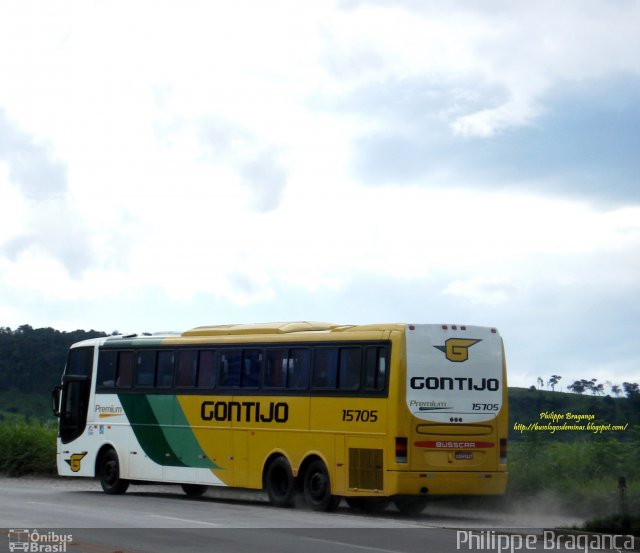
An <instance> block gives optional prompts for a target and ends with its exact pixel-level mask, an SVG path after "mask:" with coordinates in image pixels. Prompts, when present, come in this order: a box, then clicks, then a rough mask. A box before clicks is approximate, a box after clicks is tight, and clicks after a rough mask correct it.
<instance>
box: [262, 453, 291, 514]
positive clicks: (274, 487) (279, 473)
mask: <svg viewBox="0 0 640 553" xmlns="http://www.w3.org/2000/svg"><path fill="white" fill-rule="evenodd" d="M264 480H265V488H266V489H267V495H268V496H269V501H271V504H272V505H274V506H275V507H291V505H293V496H294V494H295V480H294V478H293V472H292V471H291V465H290V464H289V461H287V460H286V459H285V458H284V457H276V458H275V459H274V460H273V461H271V463H270V464H269V468H267V473H266V474H265V479H264Z"/></svg>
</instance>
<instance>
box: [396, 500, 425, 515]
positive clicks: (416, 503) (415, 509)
mask: <svg viewBox="0 0 640 553" xmlns="http://www.w3.org/2000/svg"><path fill="white" fill-rule="evenodd" d="M393 502H394V503H395V505H396V507H397V508H398V511H400V512H401V513H402V514H403V515H407V516H417V515H419V514H420V513H422V511H423V510H424V508H425V507H426V506H427V502H428V501H427V499H426V498H424V497H396V498H395V499H394V500H393Z"/></svg>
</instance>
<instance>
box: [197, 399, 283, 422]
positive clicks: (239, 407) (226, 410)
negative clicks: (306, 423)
mask: <svg viewBox="0 0 640 553" xmlns="http://www.w3.org/2000/svg"><path fill="white" fill-rule="evenodd" d="M200 417H201V418H202V420H203V421H211V420H214V421H218V422H231V421H235V422H241V421H244V422H279V423H283V422H287V421H288V420H289V405H288V404H286V403H284V402H273V401H272V402H270V403H269V405H268V407H265V406H262V404H261V403H260V402H259V401H203V402H202V406H201V407H200Z"/></svg>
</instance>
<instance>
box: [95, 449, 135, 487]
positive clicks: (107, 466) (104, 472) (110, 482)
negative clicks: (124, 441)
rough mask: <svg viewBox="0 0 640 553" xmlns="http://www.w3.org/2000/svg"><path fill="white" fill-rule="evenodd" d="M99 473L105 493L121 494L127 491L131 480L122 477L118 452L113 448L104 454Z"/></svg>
mask: <svg viewBox="0 0 640 553" xmlns="http://www.w3.org/2000/svg"><path fill="white" fill-rule="evenodd" d="M98 474H99V477H100V484H101V485H102V489H103V490H104V492H105V493H108V494H109V495H121V494H123V493H124V492H126V491H127V488H128V487H129V482H127V481H126V480H122V479H121V478H120V462H119V461H118V454H117V453H116V452H115V451H114V450H113V449H108V450H107V451H105V453H104V454H103V455H102V458H101V459H100V464H99V468H98Z"/></svg>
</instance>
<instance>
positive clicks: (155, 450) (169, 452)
mask: <svg viewBox="0 0 640 553" xmlns="http://www.w3.org/2000/svg"><path fill="white" fill-rule="evenodd" d="M118 399H120V403H121V404H122V407H123V408H124V412H125V413H126V415H127V418H128V419H129V422H130V424H131V428H132V430H133V433H134V434H135V436H136V439H137V440H138V443H139V444H140V447H141V448H142V450H143V451H144V452H145V454H146V455H147V457H149V459H151V460H152V461H153V462H155V463H158V464H159V465H163V466H170V467H184V466H186V465H185V464H184V463H183V462H182V461H181V460H180V459H179V458H178V457H177V456H176V454H175V453H174V451H173V449H172V448H171V446H170V445H169V442H168V441H167V439H166V437H165V435H164V433H163V431H162V429H161V428H160V426H159V425H158V422H159V421H158V419H157V418H156V416H155V414H154V412H153V409H152V408H151V405H150V404H149V401H148V399H147V396H145V395H142V394H118Z"/></svg>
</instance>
